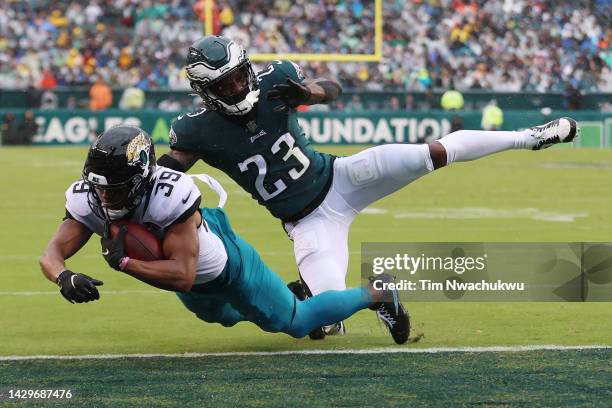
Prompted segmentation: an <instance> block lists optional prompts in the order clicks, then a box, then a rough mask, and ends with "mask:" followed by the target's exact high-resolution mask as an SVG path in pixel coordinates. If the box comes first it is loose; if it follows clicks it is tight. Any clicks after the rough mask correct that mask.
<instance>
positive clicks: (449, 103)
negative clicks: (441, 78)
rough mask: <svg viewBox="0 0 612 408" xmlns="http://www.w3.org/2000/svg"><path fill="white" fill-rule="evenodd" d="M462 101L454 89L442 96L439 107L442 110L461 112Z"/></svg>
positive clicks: (459, 93) (460, 95)
mask: <svg viewBox="0 0 612 408" xmlns="http://www.w3.org/2000/svg"><path fill="white" fill-rule="evenodd" d="M463 105H464V101H463V95H462V94H461V92H459V91H457V90H456V89H449V90H448V91H446V92H444V93H443V94H442V98H441V99H440V106H442V109H444V110H461V109H463Z"/></svg>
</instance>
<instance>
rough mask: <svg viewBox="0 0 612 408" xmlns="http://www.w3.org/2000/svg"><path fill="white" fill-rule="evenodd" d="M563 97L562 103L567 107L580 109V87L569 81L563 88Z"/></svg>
mask: <svg viewBox="0 0 612 408" xmlns="http://www.w3.org/2000/svg"><path fill="white" fill-rule="evenodd" d="M563 97H564V99H565V100H564V104H565V107H566V108H567V109H570V110H579V109H582V92H580V89H578V87H577V86H575V85H574V84H572V83H571V82H570V83H569V84H568V85H567V87H566V88H565V92H564V93H563Z"/></svg>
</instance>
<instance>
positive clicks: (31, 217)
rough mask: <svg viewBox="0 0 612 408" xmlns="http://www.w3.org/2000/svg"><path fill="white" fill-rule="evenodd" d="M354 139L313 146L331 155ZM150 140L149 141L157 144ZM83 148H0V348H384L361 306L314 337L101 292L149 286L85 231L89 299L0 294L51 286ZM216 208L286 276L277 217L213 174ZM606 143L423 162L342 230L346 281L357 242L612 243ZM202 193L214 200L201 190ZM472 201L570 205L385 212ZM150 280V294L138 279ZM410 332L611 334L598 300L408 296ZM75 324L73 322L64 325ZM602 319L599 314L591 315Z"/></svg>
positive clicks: (588, 338) (436, 342) (436, 339)
mask: <svg viewBox="0 0 612 408" xmlns="http://www.w3.org/2000/svg"><path fill="white" fill-rule="evenodd" d="M359 149H360V148H358V147H350V148H348V147H343V148H340V147H336V148H326V149H325V150H327V151H334V152H336V153H340V154H350V153H352V152H356V151H358V150H359ZM159 150H161V151H163V150H164V148H163V147H162V148H161V149H159ZM85 152H86V149H85V148H83V147H69V148H65V147H57V148H40V147H39V148H6V147H5V148H2V149H0V163H2V170H3V171H2V173H1V174H2V175H1V176H0V177H1V178H0V188H1V191H2V192H3V196H2V197H3V199H2V200H0V224H1V225H2V227H3V228H2V229H1V230H0V260H1V269H0V282H1V283H0V292H2V293H3V294H1V295H0V310H1V311H2V312H0V325H1V326H0V327H2V328H3V329H2V330H0V355H14V354H19V355H25V354H41V353H45V354H75V353H128V352H143V351H146V352H184V351H232V350H278V349H296V348H324V347H332V348H364V347H371V346H377V347H380V346H385V345H389V344H390V339H389V338H388V336H387V334H386V333H385V332H384V331H383V330H382V329H381V328H380V327H379V325H378V324H377V322H376V320H375V318H374V316H373V315H372V313H370V312H361V313H359V314H358V315H356V316H355V317H353V318H351V319H349V320H348V328H349V333H350V335H349V336H345V337H342V338H332V339H329V340H326V341H325V342H311V341H309V340H294V339H291V338H289V337H288V336H286V335H283V334H276V335H274V334H267V333H262V332H261V331H259V330H258V329H257V328H256V327H255V326H253V325H252V324H250V323H244V324H239V325H238V326H237V327H235V328H232V329H227V328H222V327H220V326H217V325H209V324H204V323H202V322H200V321H198V320H197V319H195V318H193V317H192V315H191V314H190V313H189V312H187V311H186V310H184V309H183V308H182V306H181V305H180V303H179V302H178V300H177V299H176V298H175V297H174V295H173V294H171V293H141V294H131V295H122V294H109V295H105V293H104V291H105V290H109V291H121V290H149V287H147V286H146V285H145V284H143V283H140V282H139V281H137V280H135V279H132V278H130V277H127V276H125V275H122V274H120V273H118V272H115V271H113V270H110V269H109V268H108V267H107V266H106V264H105V263H104V260H103V259H102V257H101V256H100V255H99V243H98V241H97V239H92V241H91V242H90V243H89V244H88V245H87V246H86V247H85V248H84V250H83V251H82V252H81V253H79V254H78V255H77V256H76V257H75V258H74V259H73V260H71V261H70V262H69V266H70V267H71V268H72V269H73V270H75V271H79V272H85V273H88V274H90V275H92V276H95V277H97V278H100V279H102V280H104V281H105V286H104V287H103V288H102V299H101V301H99V302H95V303H90V304H86V305H71V304H69V303H67V302H66V301H65V300H64V299H63V298H61V297H60V296H59V295H55V294H51V295H38V296H16V295H11V294H6V292H11V293H12V292H31V291H44V292H49V291H56V290H57V289H56V287H55V286H54V285H53V284H51V283H50V282H48V281H46V280H45V279H44V278H43V277H42V275H41V273H40V272H39V268H38V265H37V258H38V256H39V255H40V254H41V253H42V250H43V248H44V246H45V244H46V241H47V240H48V239H49V237H50V236H51V234H52V233H53V231H54V229H55V226H56V224H57V223H58V222H59V220H60V219H61V217H62V215H63V204H64V197H63V192H64V190H65V188H66V187H67V186H68V185H69V184H70V182H71V181H73V180H74V179H75V178H77V177H78V176H79V174H80V171H81V168H82V162H83V159H84V156H85ZM196 170H199V171H208V172H210V173H211V174H212V175H214V176H217V177H218V179H219V180H220V181H221V182H222V183H223V184H224V186H225V187H226V188H227V190H228V192H229V202H228V205H227V207H226V208H227V210H228V213H229V215H230V218H231V220H232V223H233V225H234V227H235V229H236V231H237V232H239V233H240V234H241V235H243V236H244V237H245V238H246V239H247V240H248V241H250V242H251V243H253V244H254V246H255V247H256V248H257V249H258V250H259V251H260V252H261V253H262V256H263V258H264V260H265V261H266V262H267V263H268V264H269V265H270V266H271V267H272V268H273V269H274V270H275V271H277V272H278V273H279V274H280V275H281V276H282V277H283V278H285V279H286V280H290V279H295V277H296V275H297V274H296V268H295V264H294V259H293V252H292V247H291V243H290V241H289V240H288V239H287V238H286V236H285V235H284V232H283V230H282V228H281V227H280V224H279V222H278V221H277V220H275V219H273V218H272V217H271V216H269V215H268V214H267V213H266V211H265V210H264V209H263V208H262V207H259V206H258V205H257V204H256V203H255V202H254V201H253V200H251V199H250V198H249V197H248V196H247V194H246V193H244V192H243V191H242V190H240V189H239V187H238V186H236V185H235V184H234V183H233V182H231V181H230V180H229V179H228V178H227V177H225V176H223V175H220V174H219V173H218V172H217V171H211V170H210V169H208V168H206V167H205V166H204V165H202V164H199V165H198V167H197V168H196ZM611 176H612V150H610V151H608V150H586V149H585V150H574V149H568V150H554V149H551V150H547V151H543V152H529V151H524V152H508V153H503V154H499V155H496V156H492V157H488V158H485V159H482V160H479V161H477V162H472V163H461V164H456V165H453V166H451V167H449V168H445V169H442V170H440V171H437V172H436V173H434V174H432V175H428V176H426V177H424V178H422V179H421V180H418V181H417V182H415V183H413V184H412V185H410V186H409V187H407V188H405V189H404V190H402V191H401V192H399V193H397V194H395V195H393V196H391V197H388V198H386V199H384V200H381V201H380V202H377V203H375V204H374V205H373V207H375V208H379V209H385V210H389V212H388V213H384V214H376V215H370V214H363V215H360V216H359V217H357V219H356V221H355V223H354V224H353V228H352V230H351V238H350V250H351V263H350V270H349V273H348V282H349V284H351V285H357V284H358V283H359V247H360V243H361V242H362V241H480V240H482V241H487V240H490V241H612V239H611V238H612V217H611V216H610V211H609V203H610V202H612V192H611V190H610V188H609V186H610V178H611ZM202 190H203V191H204V194H205V203H208V204H209V205H211V204H214V203H216V196H215V195H214V193H212V192H209V190H207V188H206V187H202ZM466 207H486V208H491V209H502V210H517V209H523V208H536V209H538V210H540V211H543V212H550V213H560V214H580V216H577V217H576V218H575V219H574V220H573V221H571V222H554V221H546V220H540V219H530V218H522V217H521V216H517V217H514V218H482V219H414V218H394V216H393V215H394V214H396V213H398V212H402V211H413V212H416V211H425V210H428V209H431V208H451V209H462V208H466ZM151 290H153V289H152V288H151ZM409 306H410V311H411V313H412V316H413V321H414V326H415V329H416V330H415V331H418V332H423V333H424V334H425V337H424V338H423V339H422V341H421V342H419V343H418V344H416V345H413V346H411V347H432V346H472V345H496V344H545V343H554V344H612V340H611V339H612V324H610V323H609V322H611V321H612V310H611V308H610V307H609V304H605V303H590V304H580V303H573V304H570V303H484V304H479V303H461V304H456V303H413V304H410V305H409ZM75 322H78V324H75ZM602 322H608V323H607V324H602Z"/></svg>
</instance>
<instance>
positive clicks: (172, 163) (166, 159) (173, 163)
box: [157, 153, 185, 173]
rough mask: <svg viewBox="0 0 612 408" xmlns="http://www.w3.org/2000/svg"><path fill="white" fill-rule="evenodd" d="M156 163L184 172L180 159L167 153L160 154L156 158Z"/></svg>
mask: <svg viewBox="0 0 612 408" xmlns="http://www.w3.org/2000/svg"><path fill="white" fill-rule="evenodd" d="M157 164H158V165H160V166H164V167H167V168H169V169H171V170H176V171H180V172H181V173H184V172H185V168H184V167H183V165H182V164H181V162H180V161H178V160H176V159H175V158H174V157H170V156H168V155H167V154H165V153H164V154H162V155H161V157H160V158H159V159H157Z"/></svg>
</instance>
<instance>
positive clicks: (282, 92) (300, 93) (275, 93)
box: [266, 78, 342, 111]
mask: <svg viewBox="0 0 612 408" xmlns="http://www.w3.org/2000/svg"><path fill="white" fill-rule="evenodd" d="M340 95H342V87H341V86H340V84H338V83H337V82H335V81H332V80H331V79H326V78H318V79H315V80H312V81H308V80H306V81H304V82H302V83H299V82H296V81H294V80H292V79H287V82H286V83H284V84H276V85H274V86H273V87H272V89H271V90H269V91H268V94H267V96H266V97H267V98H268V100H271V101H281V102H282V103H283V104H282V105H279V106H277V107H276V108H275V109H274V110H276V111H283V110H287V109H289V108H290V109H294V108H296V107H298V106H300V105H315V104H317V103H328V102H331V101H333V100H335V99H337V98H338V97H339V96H340Z"/></svg>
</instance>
